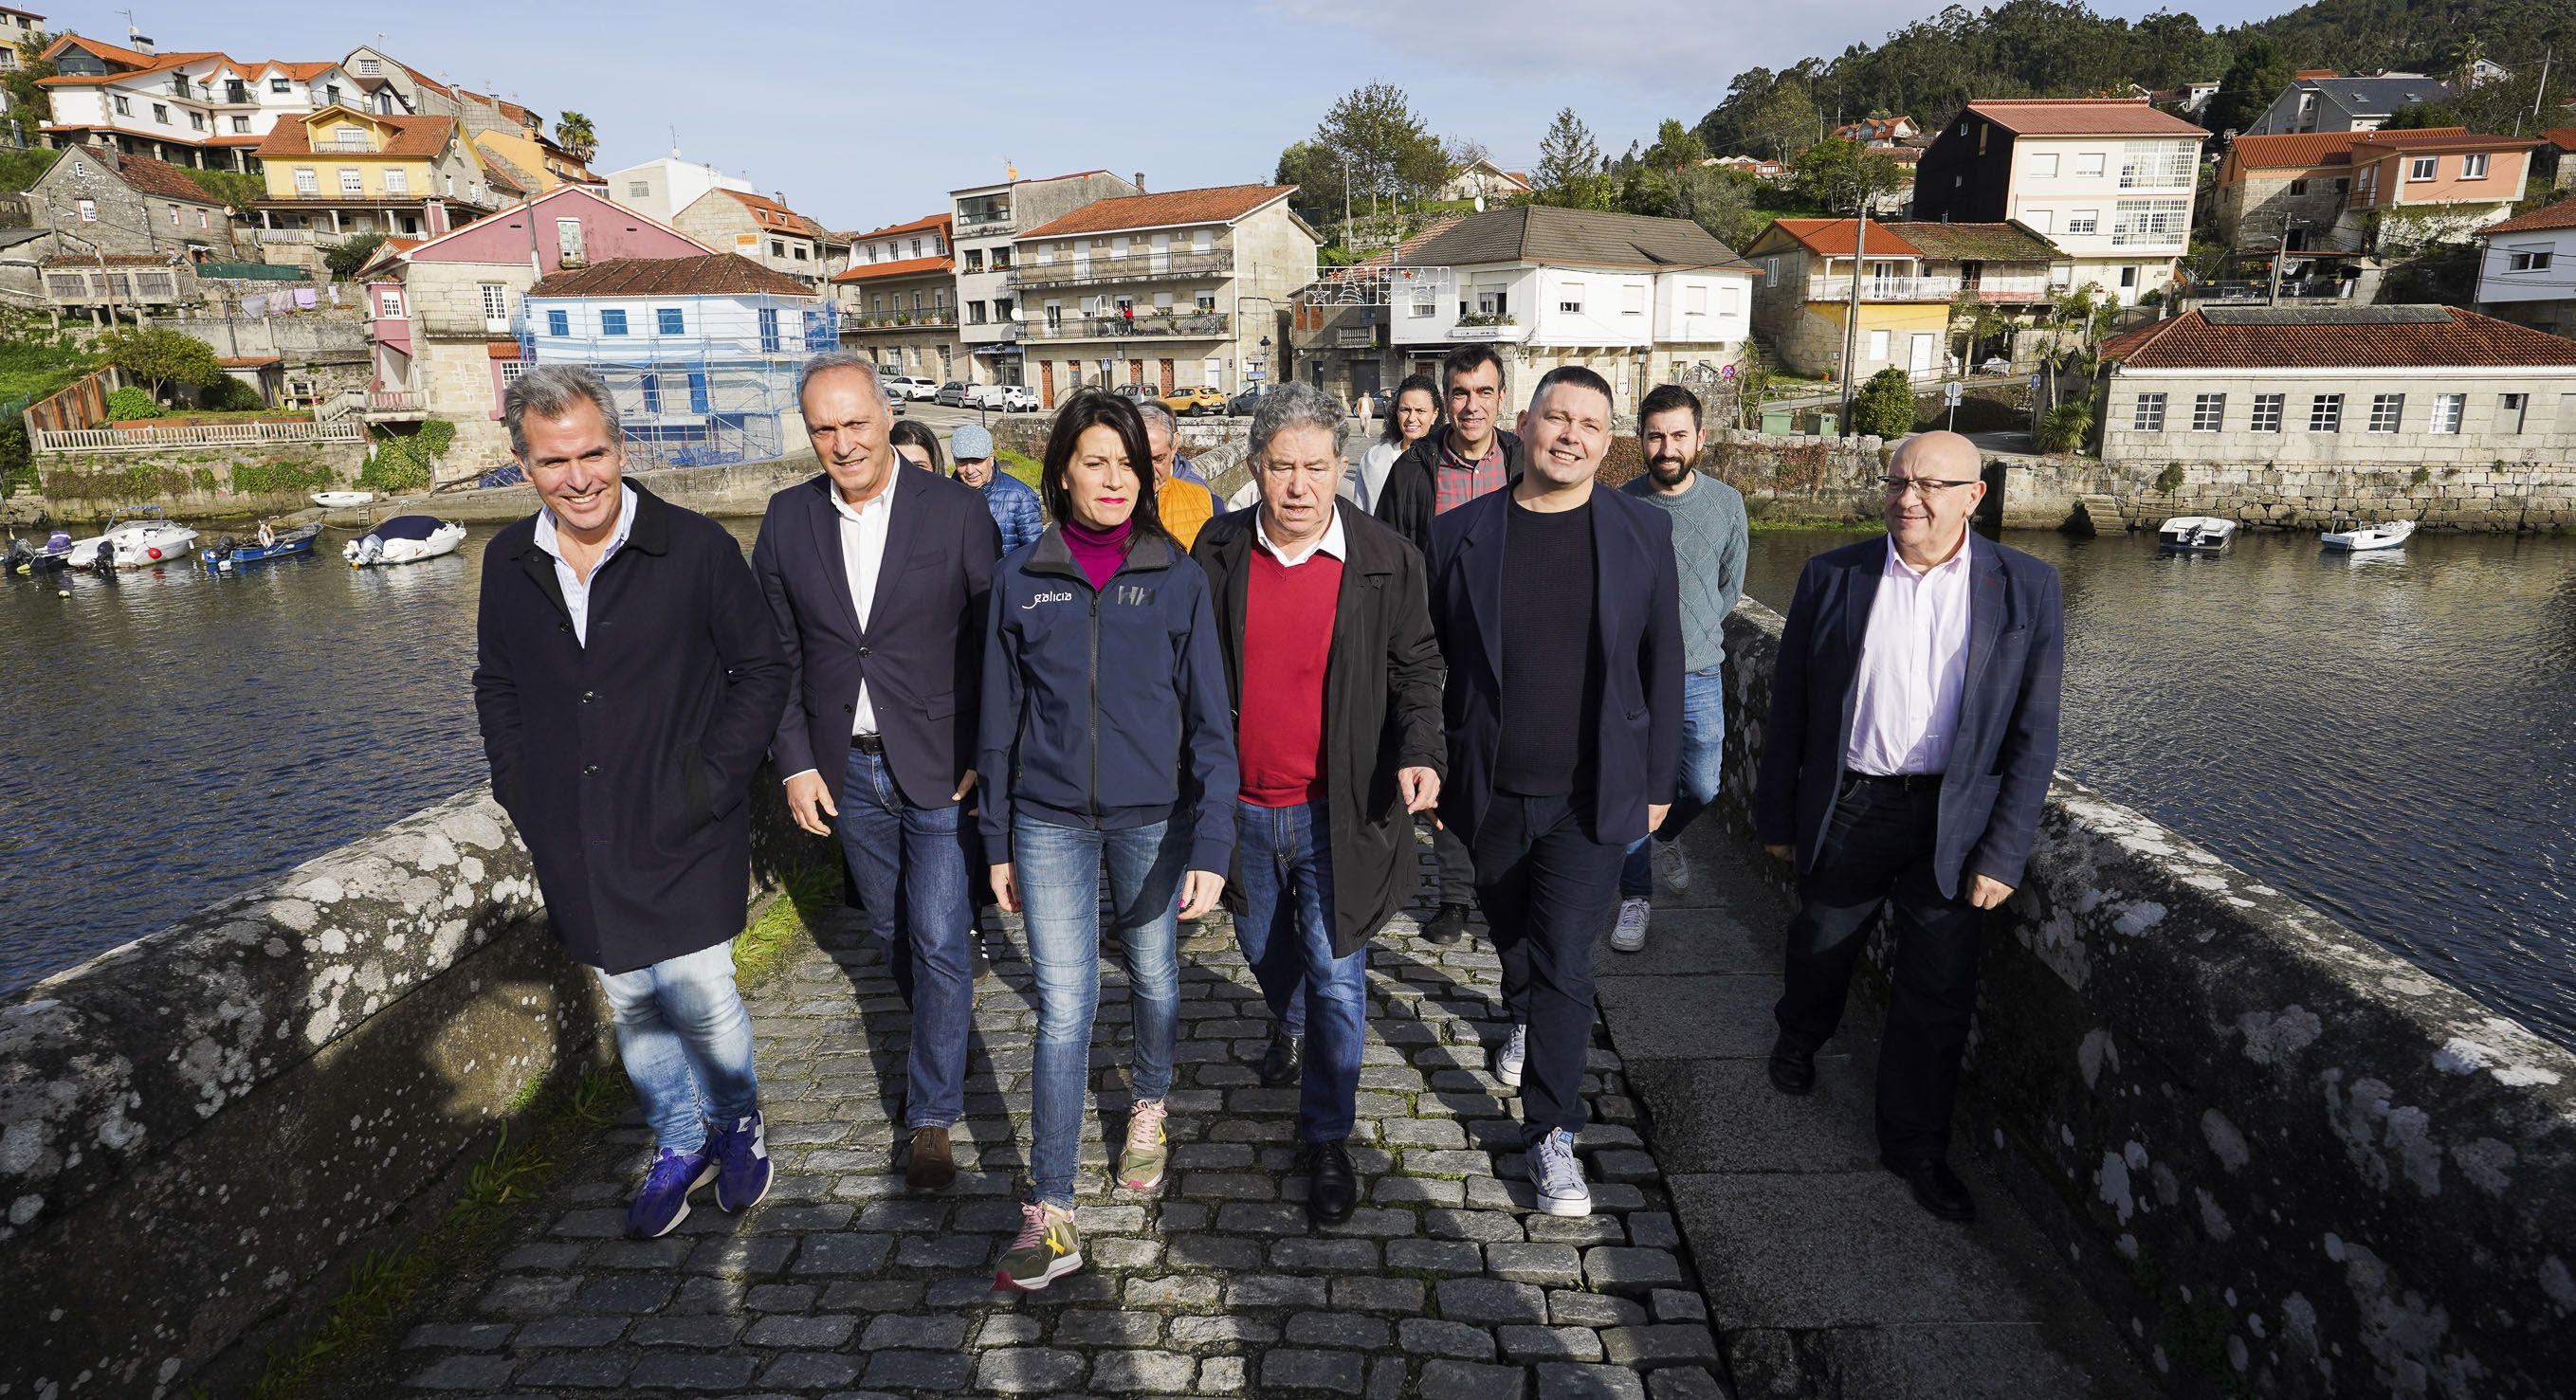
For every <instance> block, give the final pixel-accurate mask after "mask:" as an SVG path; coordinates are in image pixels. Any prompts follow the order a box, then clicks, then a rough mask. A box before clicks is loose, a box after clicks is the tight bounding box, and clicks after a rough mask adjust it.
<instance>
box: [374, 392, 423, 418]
mask: <svg viewBox="0 0 2576 1400" xmlns="http://www.w3.org/2000/svg"><path fill="white" fill-rule="evenodd" d="M428 406H429V397H428V395H426V394H423V393H422V392H421V391H419V390H418V389H369V390H368V391H367V401H366V403H365V404H364V405H362V406H361V407H360V408H359V410H358V411H359V412H360V413H362V414H365V415H366V416H367V417H369V418H417V417H419V416H420V415H421V414H422V413H424V412H426V411H427V409H428Z"/></svg>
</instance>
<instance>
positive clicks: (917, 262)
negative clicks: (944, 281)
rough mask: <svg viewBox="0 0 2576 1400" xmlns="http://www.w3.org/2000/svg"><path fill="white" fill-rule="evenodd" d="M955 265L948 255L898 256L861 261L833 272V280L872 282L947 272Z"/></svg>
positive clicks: (955, 262) (954, 261)
mask: <svg viewBox="0 0 2576 1400" xmlns="http://www.w3.org/2000/svg"><path fill="white" fill-rule="evenodd" d="M956 266H957V260H956V259H955V258H949V257H938V258H898V259H896V260H895V261H893V262H881V263H861V264H859V265H858V266H856V267H854V268H851V269H850V270H849V271H847V272H835V273H833V274H832V280H833V281H835V282H874V281H878V280H880V279H883V278H887V277H910V276H913V275H914V274H916V273H923V272H947V271H950V270H952V269H954V268H955V267H956Z"/></svg>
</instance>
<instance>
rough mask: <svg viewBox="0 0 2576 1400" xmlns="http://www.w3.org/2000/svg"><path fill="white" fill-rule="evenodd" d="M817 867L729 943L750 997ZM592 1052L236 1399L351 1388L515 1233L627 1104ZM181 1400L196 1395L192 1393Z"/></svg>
mask: <svg viewBox="0 0 2576 1400" xmlns="http://www.w3.org/2000/svg"><path fill="white" fill-rule="evenodd" d="M837 879H838V872H837V871H835V870H833V869H832V868H830V867H828V866H823V867H816V868H810V869H807V870H803V871H800V872H798V873H796V874H794V875H791V876H789V877H788V878H787V879H786V880H785V881H784V882H783V883H782V884H781V886H780V889H779V892H778V893H777V894H776V895H774V896H773V897H772V898H771V899H770V901H769V902H768V904H767V905H766V906H765V907H763V908H762V909H761V911H760V913H759V914H758V915H757V916H755V917H754V918H753V919H752V921H751V923H750V925H749V926H748V927H746V928H745V929H744V930H743V931H742V932H741V933H740V934H738V935H736V937H735V939H734V945H733V962H734V973H735V977H736V980H737V981H738V982H740V983H741V984H742V985H743V986H744V987H746V988H747V987H751V986H755V985H757V984H759V983H760V982H761V981H763V980H765V979H766V978H767V977H769V975H770V974H771V973H773V972H775V971H776V970H777V969H778V967H779V965H780V964H781V963H783V962H784V961H786V959H787V957H788V956H789V953H790V952H791V950H792V947H793V945H794V943H795V941H796V940H797V939H799V938H801V937H803V936H804V935H805V928H806V924H805V914H804V912H803V911H804V910H806V909H810V908H814V907H817V906H818V905H824V904H831V903H834V902H837V899H838V896H839V890H838V887H837V885H836V884H834V883H833V882H834V881H836V880H837ZM612 1049H613V1047H611V1046H608V1045H605V1044H603V1045H602V1046H601V1053H602V1059H601V1061H600V1062H599V1063H597V1064H594V1065H592V1066H591V1067H590V1068H589V1069H588V1070H586V1071H584V1072H582V1073H581V1074H580V1075H579V1076H578V1077H575V1078H570V1079H564V1078H561V1077H547V1076H540V1077H538V1078H536V1079H532V1080H530V1081H528V1083H527V1084H525V1085H524V1086H522V1087H521V1088H520V1090H519V1092H518V1093H517V1094H516V1095H515V1096H513V1097H512V1098H511V1100H510V1102H509V1104H508V1105H506V1106H505V1108H504V1110H503V1112H504V1116H505V1118H506V1120H507V1121H506V1122H505V1123H504V1125H503V1127H502V1130H501V1136H500V1139H499V1140H498V1141H496V1142H494V1143H493V1144H492V1148H491V1150H490V1151H489V1152H486V1153H485V1154H484V1155H483V1157H482V1159H481V1160H479V1161H477V1162H476V1163H475V1164H474V1165H473V1166H472V1167H471V1168H470V1169H469V1170H468V1171H467V1173H466V1178H465V1187H464V1189H463V1191H461V1192H460V1193H459V1194H458V1195H457V1197H456V1199H455V1200H454V1201H452V1202H450V1203H449V1204H448V1207H447V1210H446V1211H445V1213H444V1214H442V1215H441V1216H440V1217H439V1218H438V1221H437V1223H436V1224H434V1225H431V1226H430V1227H429V1228H428V1229H427V1230H425V1231H424V1232H422V1233H421V1235H420V1236H419V1237H418V1238H417V1239H414V1240H413V1241H411V1242H410V1243H409V1244H407V1245H403V1246H400V1247H397V1248H394V1249H389V1250H386V1251H384V1252H382V1253H379V1252H377V1251H374V1250H370V1251H368V1252H367V1254H366V1255H365V1256H364V1257H362V1258H360V1259H359V1260H358V1262H357V1264H356V1265H354V1266H353V1267H352V1268H351V1269H350V1271H349V1279H348V1283H347V1286H346V1287H344V1288H343V1289H342V1290H341V1292H340V1294H339V1296H338V1297H336V1298H334V1299H332V1300H331V1302H330V1303H329V1304H328V1306H327V1307H326V1308H325V1310H324V1313H323V1320H322V1323H321V1325H320V1326H319V1327H317V1328H316V1329H315V1330H314V1331H313V1333H312V1334H311V1335H310V1336H308V1337H306V1338H305V1339H304V1340H303V1341H302V1342H300V1343H297V1344H294V1345H290V1346H288V1347H286V1348H285V1349H283V1350H281V1351H279V1352H277V1353H275V1354H274V1355H272V1356H270V1357H269V1359H268V1363H267V1365H266V1366H265V1367H263V1368H262V1370H261V1372H260V1375H259V1378H258V1379H257V1380H256V1381H254V1382H252V1383H251V1385H250V1387H249V1389H248V1390H246V1391H245V1392H243V1393H244V1395H245V1396H247V1397H248V1400H308V1397H314V1396H322V1395H331V1394H336V1393H340V1392H342V1391H343V1390H347V1389H354V1388H356V1387H355V1386H354V1384H352V1383H353V1382H355V1381H356V1380H357V1378H358V1377H359V1376H361V1375H362V1374H363V1373H364V1372H365V1370H366V1366H367V1363H368V1362H369V1361H371V1360H373V1359H376V1358H380V1357H383V1356H385V1355H386V1354H387V1353H389V1352H390V1351H391V1350H392V1348H393V1346H394V1345H395V1343H397V1342H399V1341H400V1340H401V1336H402V1331H403V1328H404V1327H405V1325H406V1324H407V1323H409V1322H410V1320H411V1319H412V1317H413V1315H414V1314H415V1313H416V1312H417V1311H418V1310H419V1308H420V1305H421V1303H422V1302H423V1294H424V1291H425V1290H426V1289H428V1288H429V1287H431V1286H434V1285H435V1284H436V1283H438V1282H440V1281H442V1280H445V1279H449V1278H453V1277H456V1276H457V1275H459V1274H461V1273H465V1272H469V1271H471V1270H472V1268H473V1267H474V1266H475V1265H476V1264H477V1263H479V1262H481V1261H482V1260H484V1259H485V1258H486V1257H487V1256H489V1255H490V1254H491V1253H492V1251H493V1250H494V1249H495V1248H497V1247H498V1246H499V1245H500V1244H502V1243H503V1242H504V1241H506V1240H508V1239H510V1238H511V1237H512V1236H513V1235H514V1234H515V1233H516V1229H517V1226H518V1224H519V1222H520V1221H521V1220H522V1219H523V1216H524V1211H525V1209H526V1207H527V1206H528V1205H529V1204H530V1203H532V1202H535V1201H537V1200H539V1199H541V1198H542V1197H543V1196H544V1195H545V1193H546V1191H547V1190H548V1189H549V1188H550V1187H551V1186H553V1185H554V1183H555V1181H556V1180H557V1178H558V1177H560V1176H561V1175H562V1173H563V1172H564V1170H565V1169H566V1168H567V1167H568V1166H569V1165H570V1164H571V1163H572V1161H573V1159H574V1158H575V1156H576V1155H577V1153H576V1151H575V1149H577V1148H579V1147H580V1146H581V1145H582V1144H583V1143H585V1142H587V1141H588V1140H589V1139H590V1138H591V1137H592V1136H594V1135H595V1134H597V1133H598V1132H600V1131H601V1130H602V1129H605V1128H607V1127H609V1126H610V1125H612V1124H614V1123H615V1122H616V1121H617V1120H618V1117H619V1116H620V1115H622V1114H624V1113H625V1112H626V1109H627V1106H628V1105H629V1103H631V1102H632V1100H633V1097H634V1096H633V1094H632V1092H631V1091H630V1090H629V1089H628V1087H627V1083H626V1076H625V1075H624V1074H623V1073H622V1072H621V1071H620V1070H619V1069H618V1068H617V1065H616V1064H615V1062H614V1061H613V1059H610V1058H607V1056H608V1055H609V1054H610V1053H611V1051H612ZM191 1394H194V1395H197V1396H199V1397H204V1396H206V1395H207V1394H208V1392H206V1391H204V1390H202V1389H194V1388H192V1390H191Z"/></svg>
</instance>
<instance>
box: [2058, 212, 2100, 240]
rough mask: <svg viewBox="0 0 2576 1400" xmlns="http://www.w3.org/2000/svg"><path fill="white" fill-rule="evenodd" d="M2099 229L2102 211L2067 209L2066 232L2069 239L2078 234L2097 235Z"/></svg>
mask: <svg viewBox="0 0 2576 1400" xmlns="http://www.w3.org/2000/svg"><path fill="white" fill-rule="evenodd" d="M2101 228H2102V211H2101V210H2099V209H2069V210H2067V211H2066V232H2067V234H2068V236H2070V237H2073V236H2076V235H2079V234H2080V235H2090V234H2094V233H2098V232H2100V231H2101Z"/></svg>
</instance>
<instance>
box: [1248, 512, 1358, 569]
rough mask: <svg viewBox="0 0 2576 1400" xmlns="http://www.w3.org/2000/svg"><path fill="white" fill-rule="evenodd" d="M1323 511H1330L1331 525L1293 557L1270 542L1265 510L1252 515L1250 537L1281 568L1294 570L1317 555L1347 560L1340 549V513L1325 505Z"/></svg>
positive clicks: (1348, 556)
mask: <svg viewBox="0 0 2576 1400" xmlns="http://www.w3.org/2000/svg"><path fill="white" fill-rule="evenodd" d="M1325 509H1327V510H1330V511H1332V523H1331V524H1329V525H1326V526H1325V527H1324V533H1323V535H1322V536H1321V537H1319V538H1318V539H1317V540H1316V541H1315V542H1314V543H1313V544H1310V545H1308V546H1306V547H1305V548H1304V549H1302V550H1299V551H1298V552H1297V553H1296V555H1295V556H1293V557H1291V556H1290V554H1289V553H1288V551H1286V550H1284V549H1281V548H1280V547H1279V546H1278V545H1276V544H1274V543H1272V542H1271V539H1270V522H1269V520H1268V519H1267V517H1268V515H1269V514H1270V512H1268V511H1266V510H1256V511H1254V512H1253V513H1252V537H1253V538H1254V539H1256V540H1258V541H1260V542H1261V547H1262V548H1263V549H1265V550H1267V551H1269V553H1270V557H1271V558H1273V559H1276V560H1278V561H1279V563H1280V566H1281V567H1282V568H1289V569H1293V568H1296V567H1297V566H1298V565H1300V564H1303V563H1305V562H1306V561H1307V560H1309V559H1312V558H1314V557H1315V556H1316V555H1318V554H1329V555H1331V556H1333V557H1334V558H1336V559H1348V558H1350V555H1348V554H1347V553H1344V552H1343V547H1342V513H1341V511H1340V510H1339V509H1338V508H1336V507H1334V506H1332V505H1327V506H1326V507H1325Z"/></svg>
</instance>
